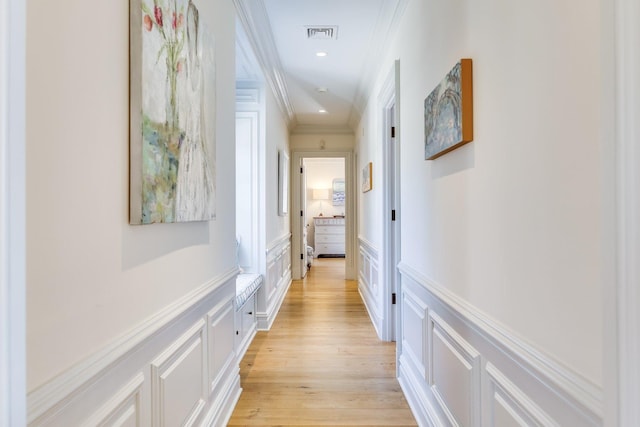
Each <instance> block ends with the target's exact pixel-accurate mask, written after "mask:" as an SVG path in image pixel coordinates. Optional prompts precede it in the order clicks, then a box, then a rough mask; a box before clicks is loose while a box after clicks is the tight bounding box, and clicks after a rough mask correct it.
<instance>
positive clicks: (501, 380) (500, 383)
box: [485, 362, 559, 427]
mask: <svg viewBox="0 0 640 427" xmlns="http://www.w3.org/2000/svg"><path fill="white" fill-rule="evenodd" d="M485 370H486V372H487V376H488V377H489V381H490V383H491V384H490V388H491V390H492V393H491V395H490V397H489V398H490V399H495V400H502V402H501V403H502V406H503V407H504V408H505V409H507V408H509V410H508V412H509V413H510V414H511V416H512V417H513V418H514V419H516V420H519V421H523V423H522V425H540V426H545V427H559V424H558V423H557V422H556V421H555V420H554V419H553V418H551V417H550V416H549V415H548V414H547V413H546V412H544V411H543V410H542V409H540V407H539V406H538V405H536V404H535V403H534V402H533V401H532V400H531V399H530V398H529V396H527V395H526V394H525V393H524V392H523V391H522V390H520V389H519V388H518V387H516V385H515V384H513V383H512V382H511V381H510V380H509V379H508V378H507V376H506V375H505V374H503V373H502V372H500V370H499V369H498V368H496V367H495V366H493V364H491V363H490V362H487V366H486V367H485ZM491 403H492V402H491V401H489V404H488V405H487V407H493V405H491ZM492 412H493V411H491V412H490V413H489V414H487V415H488V418H489V419H490V421H489V423H490V425H494V424H493V422H494V421H495V420H494V419H493V417H492V415H493V414H492ZM522 418H527V420H526V421H525V420H522Z"/></svg>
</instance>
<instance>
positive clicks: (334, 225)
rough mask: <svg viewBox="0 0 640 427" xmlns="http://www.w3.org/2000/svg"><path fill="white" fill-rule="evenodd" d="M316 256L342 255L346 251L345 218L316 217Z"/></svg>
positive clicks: (314, 220)
mask: <svg viewBox="0 0 640 427" xmlns="http://www.w3.org/2000/svg"><path fill="white" fill-rule="evenodd" d="M313 222H314V225H315V234H314V238H315V256H316V257H317V256H319V255H340V256H343V255H344V253H345V251H344V246H345V245H344V242H345V236H344V224H345V221H344V218H324V217H315V218H314V219H313Z"/></svg>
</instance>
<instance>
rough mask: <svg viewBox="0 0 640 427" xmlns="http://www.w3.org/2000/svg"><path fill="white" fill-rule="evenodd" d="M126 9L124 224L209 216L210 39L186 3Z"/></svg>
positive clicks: (175, 0)
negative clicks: (127, 83) (127, 73)
mask: <svg viewBox="0 0 640 427" xmlns="http://www.w3.org/2000/svg"><path fill="white" fill-rule="evenodd" d="M130 8H131V11H130V12H131V24H130V32H131V37H130V40H131V46H130V81H131V93H130V98H131V130H130V133H131V142H130V146H131V148H130V152H131V155H130V223H131V224H151V223H158V222H185V221H207V220H210V219H213V218H214V217H215V101H216V100H215V59H214V40H213V37H212V35H211V34H210V32H209V31H208V29H207V27H206V25H205V23H204V22H203V17H202V15H201V14H200V12H199V9H198V7H197V6H196V4H195V3H194V2H193V1H192V0H131V1H130Z"/></svg>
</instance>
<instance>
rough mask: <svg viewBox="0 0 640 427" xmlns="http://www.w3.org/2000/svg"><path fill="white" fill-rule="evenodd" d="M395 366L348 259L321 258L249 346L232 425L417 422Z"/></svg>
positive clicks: (391, 348)
mask: <svg viewBox="0 0 640 427" xmlns="http://www.w3.org/2000/svg"><path fill="white" fill-rule="evenodd" d="M395 369H396V367H395V343H386V342H382V341H380V340H378V338H377V336H376V333H375V330H374V329H373V326H372V325H371V322H370V320H369V317H368V314H367V311H366V309H365V307H364V304H363V303H362V299H361V298H360V295H359V293H358V286H357V282H355V281H347V280H344V259H332V258H322V259H316V260H314V263H313V267H312V268H311V270H310V271H309V273H308V274H307V277H306V278H305V279H304V280H302V281H293V283H292V284H291V288H290V289H289V292H288V294H287V296H286V298H285V301H284V303H283V304H282V307H281V309H280V312H279V314H278V317H277V318H276V321H275V322H274V324H273V326H272V328H271V330H270V331H268V332H258V334H257V335H256V338H255V339H254V341H253V342H252V344H251V346H250V347H249V349H248V350H247V353H246V355H245V356H244V358H243V360H242V362H241V365H240V377H241V386H242V388H243V390H244V391H243V392H242V395H241V396H240V400H239V402H238V404H237V406H236V408H235V410H234V412H233V415H232V417H231V419H230V421H229V424H228V425H229V426H285V425H286V426H293V425H296V426H325V425H333V426H367V425H369V426H374V425H377V426H381V425H382V426H415V425H416V421H415V419H414V417H413V415H412V414H411V410H410V409H409V406H408V405H407V402H406V400H405V398H404V395H403V394H402V391H401V389H400V385H399V384H398V381H397V379H396V378H395Z"/></svg>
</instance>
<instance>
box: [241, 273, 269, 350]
mask: <svg viewBox="0 0 640 427" xmlns="http://www.w3.org/2000/svg"><path fill="white" fill-rule="evenodd" d="M260 286H262V276H261V275H259V274H240V275H238V277H237V278H236V301H235V308H236V313H235V325H236V338H235V349H236V354H237V355H238V360H240V359H242V357H243V356H244V353H245V352H246V351H247V348H249V344H251V341H252V340H253V337H254V336H255V335H256V329H257V320H256V292H257V291H258V289H259V288H260Z"/></svg>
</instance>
